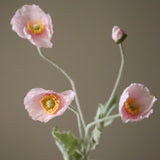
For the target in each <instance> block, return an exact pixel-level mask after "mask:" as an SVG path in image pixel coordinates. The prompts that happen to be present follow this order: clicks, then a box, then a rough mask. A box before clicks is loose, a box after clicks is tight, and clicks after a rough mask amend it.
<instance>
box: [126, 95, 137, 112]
mask: <svg viewBox="0 0 160 160" xmlns="http://www.w3.org/2000/svg"><path fill="white" fill-rule="evenodd" d="M124 106H125V109H126V111H127V112H128V113H130V114H136V113H138V112H139V109H140V105H139V104H137V103H136V99H135V98H128V99H127V100H126V102H125V103H124Z"/></svg>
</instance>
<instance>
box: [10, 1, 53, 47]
mask: <svg viewBox="0 0 160 160" xmlns="http://www.w3.org/2000/svg"><path fill="white" fill-rule="evenodd" d="M31 20H41V21H42V22H43V24H44V29H43V31H42V32H41V33H39V34H35V33H32V32H31V31H30V30H29V29H28V28H27V23H28V21H31ZM11 25H12V29H13V30H14V31H15V32H16V33H17V34H18V35H19V36H20V37H22V38H24V39H28V40H29V41H30V42H31V43H32V44H33V45H35V46H37V47H40V48H41V47H45V48H51V47H52V43H51V41H50V40H51V38H52V35H53V25H52V20H51V17H50V15H49V14H46V13H45V12H44V11H43V10H42V9H41V8H40V7H39V6H37V5H34V4H33V5H24V6H22V7H21V8H20V9H18V10H17V11H16V13H15V15H14V16H13V18H12V19H11Z"/></svg>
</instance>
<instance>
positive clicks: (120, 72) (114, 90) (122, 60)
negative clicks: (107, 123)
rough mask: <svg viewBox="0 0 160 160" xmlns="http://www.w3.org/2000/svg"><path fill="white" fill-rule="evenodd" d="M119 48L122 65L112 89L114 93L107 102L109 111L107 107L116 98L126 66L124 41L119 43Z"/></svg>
mask: <svg viewBox="0 0 160 160" xmlns="http://www.w3.org/2000/svg"><path fill="white" fill-rule="evenodd" d="M119 49H120V54H121V65H120V69H119V73H118V76H117V80H116V82H115V85H114V87H113V90H112V93H111V95H110V97H109V100H108V101H107V103H106V104H105V111H106V112H107V108H108V106H110V103H111V102H112V99H113V98H114V96H115V92H116V89H117V87H118V84H119V82H120V78H121V75H122V71H123V66H124V52H123V46H122V43H120V44H119Z"/></svg>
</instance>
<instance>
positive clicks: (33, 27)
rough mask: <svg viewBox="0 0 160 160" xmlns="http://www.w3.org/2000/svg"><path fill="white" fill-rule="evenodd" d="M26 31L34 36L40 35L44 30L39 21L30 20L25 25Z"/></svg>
mask: <svg viewBox="0 0 160 160" xmlns="http://www.w3.org/2000/svg"><path fill="white" fill-rule="evenodd" d="M27 27H28V29H29V30H30V31H31V32H32V33H34V34H40V33H41V32H42V31H43V29H44V23H43V22H42V20H41V19H38V20H37V19H35V20H30V21H28V23H27Z"/></svg>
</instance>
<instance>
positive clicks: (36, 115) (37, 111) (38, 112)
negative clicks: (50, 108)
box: [24, 88, 75, 123]
mask: <svg viewBox="0 0 160 160" xmlns="http://www.w3.org/2000/svg"><path fill="white" fill-rule="evenodd" d="M46 94H54V95H55V96H56V97H57V98H58V100H59V101H60V104H59V108H58V109H57V111H56V112H55V113H54V114H53V115H49V114H47V113H45V112H44V109H43V108H42V106H41V104H40V100H41V99H42V98H43V97H44V96H45V95H46ZM74 95H75V94H74V92H73V91H71V90H69V91H65V92H62V93H56V92H54V91H52V90H45V89H43V88H34V89H32V90H30V91H29V92H28V94H27V95H26V97H25V98H24V105H25V109H26V110H27V111H28V113H29V115H30V117H31V118H32V119H33V120H38V121H40V122H45V123H46V122H48V121H49V120H50V119H52V118H54V117H57V116H60V115H62V114H63V113H64V112H65V111H66V109H67V107H68V105H70V103H71V102H72V101H73V99H74Z"/></svg>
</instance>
